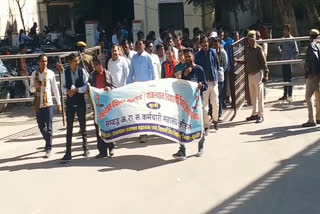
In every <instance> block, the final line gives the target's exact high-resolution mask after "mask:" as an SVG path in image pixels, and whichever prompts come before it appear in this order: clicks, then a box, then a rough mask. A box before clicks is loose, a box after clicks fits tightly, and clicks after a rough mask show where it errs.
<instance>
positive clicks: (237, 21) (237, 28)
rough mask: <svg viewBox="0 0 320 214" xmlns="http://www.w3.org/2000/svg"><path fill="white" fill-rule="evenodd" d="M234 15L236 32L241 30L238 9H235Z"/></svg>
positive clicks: (233, 10)
mask: <svg viewBox="0 0 320 214" xmlns="http://www.w3.org/2000/svg"><path fill="white" fill-rule="evenodd" d="M232 13H233V16H234V22H235V24H236V30H239V28H240V24H239V18H238V13H239V12H238V11H237V9H235V8H233V9H232Z"/></svg>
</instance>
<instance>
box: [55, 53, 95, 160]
mask: <svg viewBox="0 0 320 214" xmlns="http://www.w3.org/2000/svg"><path fill="white" fill-rule="evenodd" d="M79 63H80V58H79V55H78V54H73V53H72V54H70V56H69V66H68V67H67V68H66V69H65V71H64V72H63V75H62V90H63V93H65V94H67V101H66V116H67V144H66V149H67V151H66V154H65V155H64V157H63V158H62V161H63V162H68V161H70V160H71V159H72V156H71V142H72V129H73V121H74V115H75V113H77V116H78V120H79V123H80V130H81V134H82V140H83V151H84V153H83V156H84V157H88V156H89V154H90V153H89V150H88V146H87V131H86V101H85V99H84V94H85V93H86V92H87V84H88V79H89V77H88V74H87V72H86V71H85V70H84V69H83V68H82V67H80V66H79ZM57 67H59V66H57ZM60 69H61V66H60Z"/></svg>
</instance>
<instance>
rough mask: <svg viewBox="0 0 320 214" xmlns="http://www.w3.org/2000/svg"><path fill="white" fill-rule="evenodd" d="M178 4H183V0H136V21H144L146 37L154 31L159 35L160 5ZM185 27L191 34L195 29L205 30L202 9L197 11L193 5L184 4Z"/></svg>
mask: <svg viewBox="0 0 320 214" xmlns="http://www.w3.org/2000/svg"><path fill="white" fill-rule="evenodd" d="M145 2H147V5H145ZM176 2H183V0H134V16H135V20H142V22H143V24H142V25H143V32H144V33H145V36H146V35H147V34H148V33H149V31H152V30H153V31H154V32H156V36H158V35H159V10H158V4H159V3H176ZM145 11H147V13H146V12H145ZM146 17H147V20H146ZM184 25H185V27H187V28H189V30H190V32H192V29H193V28H195V27H199V28H200V29H203V22H202V9H201V8H199V9H198V10H196V11H195V10H194V7H193V5H188V4H184Z"/></svg>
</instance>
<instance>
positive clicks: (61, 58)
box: [0, 46, 101, 125]
mask: <svg viewBox="0 0 320 214" xmlns="http://www.w3.org/2000/svg"><path fill="white" fill-rule="evenodd" d="M71 53H78V52H77V51H70V52H55V53H45V55H46V56H47V57H58V62H59V63H61V64H62V65H63V67H66V65H67V64H68V63H67V57H68V56H69V55H70V54H71ZM85 53H95V54H96V55H100V54H101V47H100V46H95V47H92V48H87V49H85ZM42 54H43V53H36V54H16V55H0V59H4V60H13V59H21V58H24V59H27V58H29V59H30V58H37V57H39V56H40V55H42ZM55 76H56V78H58V81H57V83H58V84H59V85H60V87H59V89H60V90H59V91H60V97H61V106H62V115H63V125H65V116H64V100H65V98H64V94H63V93H62V85H61V84H60V83H61V81H62V77H61V72H59V73H58V74H56V75H55ZM30 79H31V76H18V77H1V78H0V82H4V81H19V80H30ZM33 100H34V98H33V97H30V98H14V99H0V104H7V103H24V102H32V101H33Z"/></svg>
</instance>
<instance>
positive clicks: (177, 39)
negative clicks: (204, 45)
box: [172, 34, 186, 50]
mask: <svg viewBox="0 0 320 214" xmlns="http://www.w3.org/2000/svg"><path fill="white" fill-rule="evenodd" d="M172 37H173V42H174V47H175V48H177V49H178V50H180V49H185V48H186V47H184V46H183V45H182V37H181V36H179V35H176V34H173V35H172Z"/></svg>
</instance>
